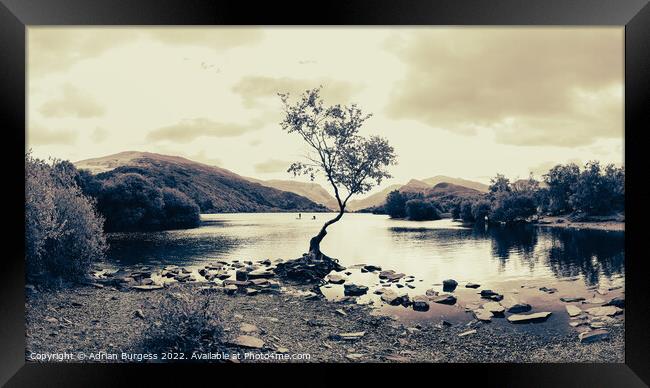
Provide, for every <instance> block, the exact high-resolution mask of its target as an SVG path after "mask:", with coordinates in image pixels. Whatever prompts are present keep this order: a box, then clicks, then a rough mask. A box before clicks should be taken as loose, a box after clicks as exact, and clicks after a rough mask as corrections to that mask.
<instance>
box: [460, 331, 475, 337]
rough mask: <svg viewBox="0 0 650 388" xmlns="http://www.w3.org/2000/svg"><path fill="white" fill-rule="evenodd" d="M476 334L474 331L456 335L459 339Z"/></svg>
mask: <svg viewBox="0 0 650 388" xmlns="http://www.w3.org/2000/svg"><path fill="white" fill-rule="evenodd" d="M471 334H476V330H468V331H465V332H463V333H460V334H458V336H459V337H465V336H466V335H471Z"/></svg>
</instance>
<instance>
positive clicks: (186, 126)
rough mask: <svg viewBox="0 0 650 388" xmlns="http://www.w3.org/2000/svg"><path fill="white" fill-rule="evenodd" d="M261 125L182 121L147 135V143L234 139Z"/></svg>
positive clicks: (255, 122)
mask: <svg viewBox="0 0 650 388" xmlns="http://www.w3.org/2000/svg"><path fill="white" fill-rule="evenodd" d="M260 125H261V123H259V122H258V121H257V120H253V121H252V122H250V123H248V124H234V123H222V122H219V121H214V120H212V119H207V118H196V119H184V120H181V121H180V122H178V123H176V124H172V125H168V126H165V127H161V128H158V129H155V130H153V131H151V132H149V133H148V134H147V137H146V138H147V140H149V141H164V140H167V141H173V142H179V143H189V142H191V141H193V140H194V139H197V138H199V137H203V136H206V137H236V136H239V135H242V134H244V133H246V132H250V131H254V130H256V129H258V128H259V127H260Z"/></svg>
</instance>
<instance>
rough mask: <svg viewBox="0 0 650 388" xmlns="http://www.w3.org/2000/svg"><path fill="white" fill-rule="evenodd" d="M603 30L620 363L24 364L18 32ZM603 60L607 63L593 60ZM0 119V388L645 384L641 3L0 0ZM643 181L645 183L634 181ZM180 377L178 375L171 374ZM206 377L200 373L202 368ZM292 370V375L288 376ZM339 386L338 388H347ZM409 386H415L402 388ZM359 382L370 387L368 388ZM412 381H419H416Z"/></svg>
mask: <svg viewBox="0 0 650 388" xmlns="http://www.w3.org/2000/svg"><path fill="white" fill-rule="evenodd" d="M212 24H216V25H221V24H226V25H236V24H244V25H511V26H512V25H522V26H523V25H571V26H586V25H590V26H591V25H606V26H625V165H626V176H627V179H626V215H627V218H626V237H625V238H626V260H625V274H626V318H625V326H626V327H625V336H626V341H625V363H624V364H413V365H384V364H374V365H368V364H358V365H357V364H355V365H332V364H320V365H310V364H307V365H285V364H281V365H280V364H273V365H235V364H231V365H190V366H188V365H177V364H164V365H134V364H129V365H107V364H102V365H90V364H31V363H25V353H24V351H25V327H24V323H25V322H24V316H25V297H24V285H25V282H24V267H23V264H24V253H23V252H24V244H23V240H24V228H23V227H22V225H23V224H24V211H23V209H24V185H23V183H22V178H23V177H24V164H23V161H24V151H25V120H26V115H25V97H26V82H25V81H26V78H25V74H26V70H25V69H26V60H25V57H26V55H25V54H26V51H25V45H26V42H25V37H26V34H25V32H26V27H28V26H36V25H212ZM603 55H611V54H610V53H603ZM0 62H1V66H0V96H1V98H2V104H0V112H1V113H0V117H1V118H2V122H1V123H2V124H1V127H2V128H3V138H4V141H5V142H6V143H7V144H5V146H4V150H3V152H2V158H3V166H4V167H5V168H4V169H3V175H5V187H4V190H3V191H4V194H5V198H6V200H5V201H4V205H5V206H4V209H3V212H4V213H5V214H6V215H8V217H9V219H8V221H6V222H5V225H6V227H5V228H4V232H3V235H4V237H5V239H3V240H4V245H6V246H9V247H10V249H9V250H6V251H5V254H4V255H2V256H3V257H2V258H1V259H0V274H2V280H1V281H0V288H1V289H2V293H1V294H0V295H1V297H0V320H1V326H0V348H1V351H0V384H6V385H7V386H62V385H65V386H94V387H96V386H117V385H121V384H124V383H134V382H135V381H137V380H141V379H146V380H148V381H150V379H151V378H152V376H160V377H163V378H167V377H168V376H173V377H174V378H173V379H168V380H167V382H168V383H174V382H178V384H193V383H194V382H196V383H197V384H199V383H201V384H206V383H209V384H210V385H213V382H222V383H225V382H226V380H225V377H223V376H224V375H229V376H228V377H229V378H234V379H235V380H233V381H235V382H239V383H244V386H249V385H252V384H253V383H252V381H253V380H259V381H260V383H261V382H266V383H272V382H273V381H276V382H282V383H283V384H284V385H286V384H291V383H295V384H298V385H306V386H314V385H316V386H319V385H339V384H337V383H336V379H337V378H340V379H343V377H337V376H338V375H339V373H341V372H342V371H341V370H340V369H343V370H344V371H345V372H348V373H350V376H356V377H357V378H363V379H367V380H366V381H368V382H369V381H371V380H373V379H375V380H377V381H376V383H380V384H382V385H385V384H390V383H391V380H392V379H394V380H395V381H396V382H401V383H402V384H403V383H407V384H408V383H409V380H411V379H414V378H415V377H422V378H424V379H425V380H424V381H425V382H426V381H427V379H430V381H431V383H432V384H442V383H443V381H444V379H443V377H442V375H447V376H445V377H446V378H449V377H451V378H452V379H453V378H455V379H457V381H458V382H459V383H461V384H462V385H465V384H469V383H477V384H481V385H483V386H485V385H498V386H520V385H523V386H582V387H588V386H621V387H628V386H629V387H632V386H647V385H648V384H650V368H649V366H650V359H649V357H648V353H649V349H650V348H649V347H648V344H650V338H649V337H650V336H649V331H650V330H648V329H649V325H648V323H650V314H649V312H650V303H648V301H649V300H650V297H649V295H648V289H649V288H648V287H647V276H648V272H647V268H648V267H647V264H646V261H647V260H648V258H647V254H645V253H646V252H645V250H644V246H643V243H642V241H643V239H644V237H645V236H644V235H645V233H644V231H645V230H644V225H643V221H644V220H645V219H647V217H648V215H649V212H648V204H647V203H648V199H650V198H648V192H646V191H645V189H644V186H645V183H646V181H647V173H646V171H648V170H647V168H646V167H647V156H646V155H645V148H646V147H647V146H646V144H647V143H645V142H644V141H643V138H644V134H645V130H646V128H647V122H648V121H647V119H648V113H647V112H648V110H649V108H650V6H649V5H648V0H625V1H623V0H526V1H521V0H491V1H471V0H444V1H395V0H388V1H386V0H381V1H345V2H343V1H341V2H319V3H312V2H301V3H297V2H291V1H287V2H282V3H279V2H257V3H253V2H245V1H208V0H131V1H123V0H101V1H89V0H67V1H66V0H0ZM644 178H645V179H644ZM179 369H183V370H182V371H180V370H179ZM206 369H207V370H206ZM298 373H300V375H298ZM349 381H350V380H348V378H347V377H346V378H345V382H349ZM411 382H412V383H415V382H414V381H413V380H411ZM368 384H369V383H368ZM418 384H419V383H418Z"/></svg>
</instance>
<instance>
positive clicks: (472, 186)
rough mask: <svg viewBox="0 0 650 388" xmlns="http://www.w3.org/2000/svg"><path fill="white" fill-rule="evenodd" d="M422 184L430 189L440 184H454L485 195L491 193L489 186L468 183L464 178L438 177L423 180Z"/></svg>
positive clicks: (472, 182)
mask: <svg viewBox="0 0 650 388" xmlns="http://www.w3.org/2000/svg"><path fill="white" fill-rule="evenodd" d="M422 182H424V183H426V184H427V185H429V187H432V186H435V185H437V184H438V183H443V182H446V183H453V184H454V185H458V186H464V187H469V188H470V189H474V190H478V191H480V192H483V193H487V192H488V191H489V186H488V185H486V184H483V183H480V182H474V181H468V180H467V179H462V178H452V177H448V176H444V175H436V176H434V177H431V178H427V179H422Z"/></svg>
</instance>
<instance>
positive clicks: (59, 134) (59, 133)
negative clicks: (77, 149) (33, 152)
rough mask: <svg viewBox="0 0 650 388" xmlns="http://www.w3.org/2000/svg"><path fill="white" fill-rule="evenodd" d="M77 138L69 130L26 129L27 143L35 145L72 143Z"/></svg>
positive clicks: (74, 133) (75, 134)
mask: <svg viewBox="0 0 650 388" xmlns="http://www.w3.org/2000/svg"><path fill="white" fill-rule="evenodd" d="M76 140H77V133H76V132H74V131H71V130H50V129H46V128H31V129H29V130H28V131H27V144H29V145H30V146H35V145H52V144H61V145H72V144H74V143H75V142H76Z"/></svg>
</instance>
